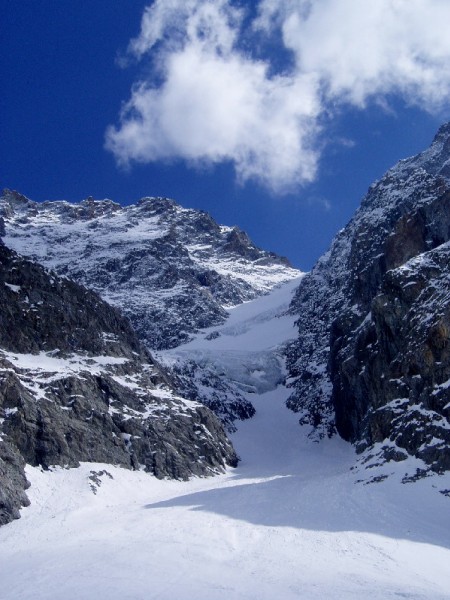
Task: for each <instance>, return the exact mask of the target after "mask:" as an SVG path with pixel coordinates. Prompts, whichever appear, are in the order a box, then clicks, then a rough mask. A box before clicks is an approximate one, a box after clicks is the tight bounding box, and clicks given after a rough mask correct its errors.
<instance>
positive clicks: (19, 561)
mask: <svg viewBox="0 0 450 600" xmlns="http://www.w3.org/2000/svg"><path fill="white" fill-rule="evenodd" d="M293 288H294V285H293V283H290V284H287V285H286V286H282V287H280V288H279V289H278V290H276V291H275V292H274V293H273V294H271V295H268V296H265V297H263V298H260V299H258V300H256V301H254V302H250V303H247V304H244V305H242V306H241V307H238V308H236V309H232V310H230V318H229V320H228V321H227V323H226V324H225V325H223V326H222V327H221V328H219V329H221V331H220V334H221V335H220V337H218V338H216V339H214V340H211V341H209V342H208V341H206V340H205V339H204V334H200V335H199V336H197V337H196V338H195V339H194V340H193V341H192V342H191V343H190V344H187V345H186V346H184V347H181V348H179V349H176V350H174V351H173V352H174V353H177V352H189V351H195V352H203V353H207V354H208V353H209V355H210V356H211V357H214V356H215V357H216V360H219V357H220V355H221V353H222V352H224V351H225V350H226V351H228V352H233V351H236V352H238V351H239V356H240V361H245V360H246V356H247V359H248V360H250V358H251V357H253V358H254V352H255V349H256V348H259V349H260V350H261V346H258V345H257V344H256V340H261V339H263V338H264V339H265V340H266V344H265V346H263V350H267V351H269V349H272V350H273V348H274V347H276V346H277V344H279V343H280V342H281V337H283V339H284V340H286V339H287V336H288V337H289V336H290V335H294V334H295V330H294V327H293V319H291V318H290V317H281V318H278V317H276V315H279V314H280V312H283V308H285V307H286V306H287V303H288V302H289V298H290V295H291V293H292V291H293ZM281 331H282V332H283V333H282V335H281V333H280V332H281ZM227 332H228V333H227ZM277 332H278V333H279V334H280V335H278V333H277ZM233 368H234V367H233ZM289 393H290V392H289V390H287V389H286V388H285V387H283V386H281V385H278V386H277V387H274V389H270V390H269V391H266V392H265V393H263V394H260V395H258V396H257V395H255V394H251V395H249V398H250V399H251V401H252V402H253V403H254V405H255V407H256V409H257V414H256V416H255V417H254V418H253V419H251V420H249V421H246V422H242V423H240V424H239V427H238V431H237V433H236V434H234V435H233V436H232V437H233V442H234V444H235V448H236V450H237V452H238V454H239V456H240V457H241V462H240V464H239V467H238V468H237V469H230V470H228V472H227V473H226V474H224V475H220V476H217V477H213V478H206V479H200V478H196V479H192V480H190V481H188V482H178V481H159V480H157V479H155V478H154V477H151V476H149V475H148V474H146V473H143V472H130V471H127V470H124V469H119V468H116V467H112V466H111V465H98V464H86V463H85V464H82V465H81V467H80V468H78V469H69V470H66V469H62V468H56V469H54V470H53V471H52V472H43V471H41V470H40V469H38V468H31V467H28V468H27V475H28V477H29V480H30V482H31V484H32V486H31V488H30V490H29V492H28V493H29V497H30V500H31V502H32V504H31V507H29V508H26V509H23V510H22V518H21V519H20V520H19V521H16V522H14V523H10V524H8V525H6V526H4V527H2V528H1V529H0V581H1V592H0V598H2V600H3V599H4V600H13V599H14V600H31V599H33V600H50V599H52V600H53V599H57V598H64V599H65V600H75V599H76V600H80V599H83V600H90V599H93V600H94V599H97V598H99V597H104V598H108V599H109V600H116V599H117V600H119V599H120V600H144V599H145V600H148V599H158V600H174V599H177V600H178V599H183V600H190V599H195V600H216V599H218V600H219V599H224V600H225V599H227V600H234V599H239V600H241V599H242V600H244V599H245V600H247V599H249V600H250V599H252V600H269V599H270V600H272V599H273V598H280V599H281V600H291V599H292V600H293V599H298V598H302V600H303V599H306V600H308V599H311V600H315V599H319V598H320V599H324V598H333V599H338V600H339V599H342V600H344V599H345V600H353V599H354V600H356V599H358V600H360V599H361V598H370V599H373V600H385V599H390V598H392V599H398V598H408V599H412V600H423V599H430V600H431V599H433V600H444V599H448V598H449V597H450V569H449V565H450V498H448V497H446V496H444V495H443V494H440V493H438V491H439V490H443V489H450V478H449V476H448V475H447V476H442V477H439V476H435V477H429V478H426V479H423V480H420V481H418V482H416V483H414V484H401V483H400V481H401V478H402V476H403V475H404V473H405V470H406V469H407V468H408V465H407V464H405V462H403V463H395V464H393V465H392V464H388V465H385V466H384V467H382V468H381V471H380V472H378V471H377V470H376V469H375V470H374V471H373V475H377V474H389V475H390V476H389V477H388V478H387V479H386V480H385V481H383V482H381V483H375V484H370V485H363V484H362V483H358V484H357V483H355V481H356V480H357V479H358V478H361V473H355V472H353V471H351V467H352V465H353V464H354V462H355V455H354V450H353V448H352V447H351V446H350V445H348V444H346V443H345V442H343V441H342V440H340V439H337V438H335V439H332V440H325V441H323V442H322V443H320V444H316V443H314V442H311V441H309V440H307V439H306V437H305V436H304V435H303V434H302V430H301V428H299V426H298V423H297V417H296V415H295V414H293V413H292V412H290V411H288V410H287V409H286V408H285V405H284V403H285V400H286V398H287V397H288V395H289ZM406 462H407V461H406ZM93 470H95V471H102V470H106V471H107V472H108V473H109V474H110V475H112V477H113V478H112V479H111V478H110V477H109V476H108V475H105V474H103V475H100V476H99V480H100V484H99V486H98V487H97V489H96V491H97V493H96V494H94V493H93V492H92V490H91V485H92V482H91V481H90V480H89V478H88V477H89V474H90V472H91V471H93ZM365 478H366V477H365Z"/></svg>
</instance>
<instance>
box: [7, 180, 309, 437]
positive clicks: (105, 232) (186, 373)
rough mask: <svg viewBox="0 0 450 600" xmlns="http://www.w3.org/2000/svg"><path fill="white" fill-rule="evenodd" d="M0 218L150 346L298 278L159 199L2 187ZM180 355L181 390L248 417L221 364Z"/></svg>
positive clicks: (165, 344) (178, 340) (240, 237)
mask: <svg viewBox="0 0 450 600" xmlns="http://www.w3.org/2000/svg"><path fill="white" fill-rule="evenodd" d="M1 215H3V219H4V225H5V231H4V240H5V243H6V244H7V245H8V246H10V247H12V248H14V249H15V250H16V251H18V252H20V253H21V254H23V255H25V256H28V257H30V258H32V259H33V260H35V261H38V262H40V263H41V264H44V265H45V266H47V267H50V268H52V269H54V270H56V271H57V272H58V273H59V274H60V275H64V276H67V277H70V278H71V279H74V280H75V281H77V282H79V283H82V284H83V285H85V286H87V287H89V288H90V289H93V290H95V291H96V292H98V293H99V294H100V295H101V296H102V298H103V299H104V300H106V301H107V302H109V303H111V304H112V305H114V306H116V307H119V308H120V309H121V310H122V311H123V312H124V313H125V314H126V315H127V316H128V318H129V319H130V321H131V323H132V325H133V326H134V328H135V330H136V332H137V333H138V335H139V337H140V339H141V340H142V341H143V342H144V343H145V345H146V346H147V348H149V349H150V350H152V351H154V350H165V349H170V348H176V347H177V346H179V345H180V344H185V343H187V342H189V340H191V339H193V337H194V334H195V333H196V332H199V331H203V330H206V329H207V328H210V327H214V326H220V325H222V324H224V323H225V321H226V319H227V318H228V311H229V309H230V308H232V307H234V306H237V305H239V304H241V303H243V302H248V301H250V300H252V299H255V298H258V297H260V296H261V295H264V294H267V293H268V292H269V291H271V290H272V289H274V288H276V287H277V286H279V285H281V284H283V283H286V282H289V281H292V280H294V279H295V278H297V277H298V276H299V275H300V272H299V271H298V270H297V269H294V268H292V267H291V266H290V265H289V263H288V261H287V260H286V259H285V258H281V257H278V256H276V255H275V254H273V253H271V252H266V251H264V250H260V249H259V248H257V247H256V246H255V245H254V244H253V243H252V242H251V240H250V239H249V238H248V236H247V235H246V234H245V233H244V232H243V231H241V230H240V229H238V228H237V227H227V226H220V225H218V224H217V223H216V222H215V221H214V220H213V219H212V218H211V217H210V216H209V215H208V214H207V213H205V212H203V211H196V210H192V209H185V208H182V207H181V206H179V205H178V204H176V203H175V202H174V201H173V200H169V199H167V198H143V199H142V200H140V201H139V202H138V203H137V204H132V205H130V206H125V207H122V206H120V205H119V204H116V203H114V202H112V201H110V200H103V201H97V200H93V199H92V198H89V199H87V200H85V201H83V202H81V203H79V204H70V203H68V202H64V201H60V202H43V203H36V202H32V201H31V200H28V199H27V198H25V197H24V196H22V195H20V194H18V193H17V192H11V191H9V190H5V191H4V193H3V196H2V197H1V198H0V216H1ZM212 335H214V333H213V334H212ZM184 356H185V360H184V361H182V360H181V359H180V358H179V359H178V360H177V361H173V360H171V361H168V362H167V365H166V366H167V368H170V369H172V376H173V379H174V381H175V382H176V384H177V389H178V391H179V392H180V393H181V394H182V395H183V396H185V397H188V398H190V399H192V400H198V401H200V402H202V403H204V404H206V405H207V406H209V407H211V408H212V409H213V410H214V411H215V412H216V414H218V415H219V416H220V417H221V419H222V421H223V422H224V423H225V424H226V426H227V428H228V429H229V430H232V429H233V427H234V426H233V421H234V420H235V419H245V418H248V417H250V416H252V415H253V414H254V408H253V406H252V404H251V402H250V401H249V400H248V399H246V398H244V396H243V395H242V393H241V390H240V389H239V386H236V385H235V383H234V381H233V380H231V381H230V379H229V377H228V376H227V375H226V374H225V375H224V373H223V371H222V369H221V367H220V366H219V367H217V365H212V364H207V363H206V362H205V359H204V357H203V358H202V357H199V356H196V357H195V358H194V356H193V355H191V356H188V355H187V354H185V355H184Z"/></svg>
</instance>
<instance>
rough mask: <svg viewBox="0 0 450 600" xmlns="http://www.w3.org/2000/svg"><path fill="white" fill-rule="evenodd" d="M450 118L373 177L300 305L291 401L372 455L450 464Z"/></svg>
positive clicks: (317, 430) (320, 427)
mask: <svg viewBox="0 0 450 600" xmlns="http://www.w3.org/2000/svg"><path fill="white" fill-rule="evenodd" d="M449 177H450V125H445V126H443V127H442V128H441V129H440V130H439V132H438V133H437V135H436V138H435V140H434V142H433V144H432V146H431V147H430V148H429V149H428V150H426V151H425V152H423V153H422V154H420V155H418V156H416V157H413V158H410V159H407V160H404V161H400V162H399V163H398V164H397V165H396V166H395V167H394V168H393V169H391V170H390V171H388V172H387V173H386V175H385V176H384V177H383V178H382V179H381V180H380V181H379V182H377V183H375V184H374V185H372V186H371V188H370V189H369V192H368V194H367V195H366V197H365V198H364V200H363V202H362V204H361V207H360V209H359V210H358V211H357V213H356V214H355V216H354V218H353V219H352V220H351V221H350V223H349V224H348V225H347V227H346V228H345V229H344V230H342V231H341V232H340V233H339V234H338V236H337V237H336V239H335V240H334V242H333V244H332V246H331V249H330V251H329V252H328V253H327V254H326V255H325V256H324V257H323V258H322V259H320V260H319V262H318V264H317V265H316V266H315V267H314V269H313V270H312V272H311V273H310V274H308V275H307V276H305V277H304V279H303V280H302V283H301V285H300V287H299V289H298V291H297V293H296V296H295V298H294V300H293V303H292V305H291V310H292V311H295V312H297V313H298V314H299V318H298V325H299V333H300V336H299V339H298V341H296V342H295V343H294V344H293V345H292V346H291V347H290V351H289V358H288V365H289V371H290V376H291V385H292V386H293V388H294V391H293V394H292V395H291V397H290V399H289V401H288V405H289V407H290V408H292V409H293V410H295V411H297V412H299V413H300V422H301V423H303V424H307V425H310V426H311V434H312V435H313V436H316V437H321V436H324V435H332V434H333V432H334V431H335V430H336V429H337V431H338V433H339V434H340V435H341V436H342V437H343V438H344V439H346V440H349V441H351V442H353V443H355V444H356V446H357V449H358V450H359V451H360V452H364V455H363V460H364V461H367V463H368V464H369V463H370V462H371V461H373V460H381V461H385V460H390V459H395V460H402V459H404V458H406V457H407V456H408V455H410V456H411V455H412V456H415V457H416V458H417V459H418V464H419V465H420V469H421V470H422V472H423V473H425V472H426V471H427V470H428V469H431V470H433V471H437V472H440V471H443V470H447V469H450V423H449V418H450V352H449V340H450V303H449V298H450V287H449V286H450V284H449V281H450V262H449V258H450V244H449V240H450V180H449Z"/></svg>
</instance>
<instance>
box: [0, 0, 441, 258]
mask: <svg viewBox="0 0 450 600" xmlns="http://www.w3.org/2000/svg"><path fill="white" fill-rule="evenodd" d="M363 5H364V6H365V8H364V9H362V8H360V7H362V6H363ZM369 6H370V8H369ZM146 7H148V9H147V10H146V12H145V13H144V11H145V9H146ZM0 9H1V14H2V18H1V23H0V33H1V40H2V50H1V55H0V72H1V75H2V82H3V85H2V92H1V96H0V98H1V99H0V132H1V142H2V143H1V150H0V152H1V156H0V178H1V179H0V185H1V186H2V187H8V188H12V189H17V190H18V191H20V192H22V193H23V194H25V195H27V196H28V197H30V198H32V199H33V200H37V201H41V200H46V199H52V200H56V199H67V200H70V201H78V200H81V199H83V198H86V197H87V196H94V197H95V198H105V197H107V198H111V199H113V200H115V201H117V202H120V203H123V204H128V203H130V202H134V201H136V200H138V199H139V198H140V197H142V196H148V195H162V196H168V197H171V198H174V199H175V200H176V201H178V202H179V203H180V204H182V205H184V206H188V207H193V208H201V209H203V210H206V211H208V212H210V213H211V214H212V216H213V217H214V218H215V219H216V220H217V221H219V222H220V223H223V224H227V225H238V226H240V227H241V228H242V229H244V230H246V231H247V232H248V233H249V235H250V236H251V237H252V239H253V240H254V241H255V243H257V244H258V245H259V246H262V247H264V248H265V249H268V250H273V251H275V252H277V253H279V254H282V255H285V256H288V257H289V258H290V260H291V261H292V262H293V264H294V265H295V266H298V267H300V268H302V269H304V270H307V269H309V268H311V266H312V265H313V263H314V262H315V260H316V259H317V258H318V257H319V256H320V255H321V254H322V253H323V252H324V251H326V249H327V248H328V246H329V244H330V242H331V240H332V238H333V236H334V235H335V233H336V232H337V231H338V230H339V229H340V228H341V227H343V226H344V225H345V224H346V222H347V221H348V220H349V219H350V217H351V216H352V214H353V212H354V210H355V209H356V208H357V206H358V205H359V202H360V200H361V197H362V196H363V194H364V193H365V191H366V190H367V188H368V186H369V185H370V184H371V183H372V182H373V180H374V179H376V178H378V177H380V176H381V175H382V174H383V172H384V171H385V170H386V169H387V168H389V167H390V166H391V165H393V164H394V163H395V162H396V161H397V160H398V159H399V158H404V157H406V156H410V155H412V154H415V153H417V152H419V151H420V150H421V149H423V148H425V147H426V146H428V145H429V143H430V142H431V141H432V138H433V135H434V133H435V131H436V129H437V127H438V126H439V125H440V124H441V123H442V122H444V121H446V120H447V119H448V115H449V108H450V102H449V101H448V98H449V97H450V96H449V91H450V66H449V65H450V41H449V39H448V38H449V36H448V35H447V34H446V28H445V27H443V26H442V24H443V23H448V22H450V3H448V2H445V1H443V0H408V1H405V0H377V2H373V3H370V5H369V4H367V3H363V2H360V0H316V2H314V3H313V4H311V3H310V2H308V1H307V0H261V2H251V3H250V2H233V3H230V2H229V1H228V0H214V1H212V2H211V1H208V0H184V1H183V2H182V1H181V0H165V1H164V2H163V1H162V0H157V1H156V2H154V3H151V2H148V1H141V0H116V1H115V2H110V0H77V1H76V2H74V1H73V0H21V1H20V2H14V1H9V0H0ZM143 15H144V17H143Z"/></svg>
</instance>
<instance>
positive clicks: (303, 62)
mask: <svg viewBox="0 0 450 600" xmlns="http://www.w3.org/2000/svg"><path fill="white" fill-rule="evenodd" d="M258 8H259V10H258V15H257V18H256V19H254V20H253V22H251V23H250V24H249V23H248V20H247V21H245V20H244V17H245V14H244V11H243V9H242V8H236V6H235V5H233V3H232V2H230V1H229V0H156V1H155V2H154V3H153V4H152V5H151V6H150V7H148V8H147V9H146V10H145V12H144V15H143V18H142V23H141V31H140V34H139V36H138V37H136V38H135V39H134V40H132V41H131V42H130V46H129V52H130V54H131V55H133V56H135V57H136V58H138V59H143V58H144V57H146V56H148V57H150V59H151V61H152V66H153V70H152V74H151V76H150V77H149V78H148V79H147V80H142V81H139V82H138V83H136V85H135V86H134V88H133V90H132V94H131V98H130V100H129V101H128V102H127V103H126V104H125V105H124V108H123V110H122V112H121V116H120V124H119V126H118V127H113V126H110V127H109V128H108V130H107V134H106V147H107V148H108V149H109V150H111V151H112V152H113V153H114V154H115V156H116V159H117V161H118V162H119V164H122V165H127V164H129V163H130V162H132V161H137V162H144V163H145V162H150V161H157V160H167V159H173V158H181V159H184V160H187V161H189V162H191V163H204V162H207V163H218V162H221V161H232V162H233V163H234V166H235V169H236V173H237V176H238V178H239V179H240V180H242V181H245V180H248V179H251V178H253V179H256V180H258V181H260V182H261V183H263V184H264V185H266V186H267V187H269V188H272V189H273V190H275V191H276V192H282V191H284V190H286V189H290V188H292V186H295V185H298V184H302V183H305V182H308V181H311V180H312V179H313V178H314V177H315V175H316V171H317V165H318V160H319V158H320V151H319V148H320V146H319V143H318V142H319V136H320V122H321V119H322V118H323V116H324V115H325V114H326V115H327V116H328V117H330V115H331V117H332V115H333V106H336V105H342V104H345V103H347V104H350V105H354V106H356V107H359V108H363V107H364V106H365V105H366V103H367V102H368V101H370V100H376V101H377V102H381V101H382V100H383V98H384V97H385V96H387V95H391V94H400V95H402V97H403V98H404V99H405V100H406V101H407V102H409V103H411V104H417V105H420V106H422V107H424V108H425V109H427V110H430V111H432V110H438V109H440V108H442V106H444V105H445V104H446V103H447V102H448V98H449V92H450V36H447V35H446V32H445V27H444V26H443V24H446V23H449V22H450V2H448V1H447V0H376V1H375V0H374V1H373V2H362V1H361V0H314V2H312V1H310V0H262V1H261V2H260V3H259V7H258ZM244 23H245V24H246V29H245V30H243V27H244ZM274 33H275V34H276V33H278V37H276V36H274V35H273V34H274ZM252 35H254V36H257V39H258V43H261V40H263V41H268V40H269V39H270V40H271V43H272V45H273V40H274V39H278V40H281V41H279V43H280V44H282V47H281V48H280V50H281V49H282V50H283V51H284V52H286V51H289V52H290V53H291V55H292V57H293V61H292V64H290V70H289V71H288V72H286V70H284V71H282V72H281V73H280V71H278V74H277V75H273V73H274V72H275V73H276V72H277V71H276V70H273V69H272V66H273V65H272V62H271V60H270V58H269V59H267V58H266V59H265V60H264V61H263V60H262V59H261V58H258V57H257V56H256V55H255V53H254V52H253V51H252V48H251V47H250V49H249V47H248V44H247V46H244V45H243V44H242V43H241V42H242V41H243V40H244V39H245V40H246V41H247V42H248V40H249V39H250V40H251V39H252ZM255 39H256V38H255ZM243 47H245V51H244V50H243V49H242V48H243ZM255 47H256V46H255ZM275 54H276V52H275ZM260 56H261V55H260ZM273 56H274V58H278V57H275V55H273Z"/></svg>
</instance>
